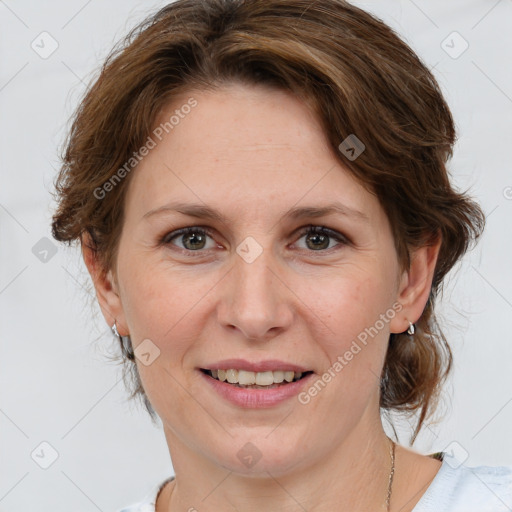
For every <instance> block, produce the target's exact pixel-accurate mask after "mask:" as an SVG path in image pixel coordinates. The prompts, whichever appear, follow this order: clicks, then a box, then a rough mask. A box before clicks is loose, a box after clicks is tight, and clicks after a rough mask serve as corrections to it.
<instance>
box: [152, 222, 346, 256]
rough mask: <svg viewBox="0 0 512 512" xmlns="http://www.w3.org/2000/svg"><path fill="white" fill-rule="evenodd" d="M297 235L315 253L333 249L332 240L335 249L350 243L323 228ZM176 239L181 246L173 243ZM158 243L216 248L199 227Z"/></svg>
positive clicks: (196, 249)
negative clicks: (334, 242)
mask: <svg viewBox="0 0 512 512" xmlns="http://www.w3.org/2000/svg"><path fill="white" fill-rule="evenodd" d="M299 235H300V236H299V239H301V238H304V237H306V238H305V240H306V249H310V251H315V252H321V251H325V250H330V249H333V246H332V245H331V241H332V240H335V241H336V242H338V243H337V244H335V245H334V247H336V245H338V246H343V245H347V244H349V243H350V242H349V240H348V239H347V238H346V237H345V236H343V235H342V234H341V233H338V232H337V231H334V230H332V229H329V228H326V227H323V226H313V225H310V226H306V227H305V228H303V229H302V231H301V232H300V233H299ZM208 238H210V239H212V242H211V243H210V246H209V247H208V245H207V243H208ZM176 239H177V241H178V242H179V243H181V245H179V244H178V243H175V242H174V241H175V240H176ZM160 243H161V244H162V245H169V244H171V245H177V246H178V247H179V248H180V249H183V250H184V251H187V252H201V250H203V249H205V250H207V249H213V248H215V247H218V246H217V244H216V243H215V242H214V241H213V238H212V233H211V231H210V230H209V229H207V228H203V227H201V226H191V227H186V228H181V229H177V230H176V231H172V232H171V233H167V234H166V235H164V236H163V237H162V239H161V241H160Z"/></svg>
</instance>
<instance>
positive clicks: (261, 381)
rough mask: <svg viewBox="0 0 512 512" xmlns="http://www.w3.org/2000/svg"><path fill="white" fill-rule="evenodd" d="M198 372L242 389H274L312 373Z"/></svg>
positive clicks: (232, 370)
mask: <svg viewBox="0 0 512 512" xmlns="http://www.w3.org/2000/svg"><path fill="white" fill-rule="evenodd" d="M200 370H201V371H202V372H203V373H204V374H205V375H207V376H208V377H210V378H212V379H214V380H217V381H219V382H224V383H226V384H231V386H233V387H238V388H244V389H274V388H278V387H283V386H286V385H287V384H291V383H292V382H298V381H299V380H302V379H304V378H306V377H307V376H308V375H310V374H312V373H313V372H312V371H306V372H294V371H284V370H277V371H265V372H252V371H247V370H237V369H233V368H228V369H225V370H221V369H219V370H210V369H207V368H201V369H200Z"/></svg>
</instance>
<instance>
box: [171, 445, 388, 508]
mask: <svg viewBox="0 0 512 512" xmlns="http://www.w3.org/2000/svg"><path fill="white" fill-rule="evenodd" d="M388 439H389V438H388ZM389 440H390V441H391V447H390V449H389V454H390V456H391V472H390V473H389V482H388V495H387V498H386V512H389V502H390V500H391V490H392V487H393V476H394V475H395V442H394V441H393V440H392V439H389ZM175 487H176V480H175V481H174V485H173V486H172V490H171V494H169V501H168V502H167V510H168V512H169V507H170V505H171V497H172V493H173V492H174V488H175Z"/></svg>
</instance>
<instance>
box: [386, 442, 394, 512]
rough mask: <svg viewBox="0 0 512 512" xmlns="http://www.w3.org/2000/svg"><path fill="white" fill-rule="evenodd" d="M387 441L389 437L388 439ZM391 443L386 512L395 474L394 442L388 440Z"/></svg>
mask: <svg viewBox="0 0 512 512" xmlns="http://www.w3.org/2000/svg"><path fill="white" fill-rule="evenodd" d="M388 439H389V437H388ZM389 440H390V441H391V448H390V450H389V451H390V454H391V472H390V473H389V483H388V496H387V498H386V511H387V512H389V501H390V500H391V487H392V485H393V476H394V474H395V442H394V441H393V440H392V439H389Z"/></svg>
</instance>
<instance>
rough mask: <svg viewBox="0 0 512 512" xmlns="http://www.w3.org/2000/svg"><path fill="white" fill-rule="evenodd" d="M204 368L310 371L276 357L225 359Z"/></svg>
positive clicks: (253, 370)
mask: <svg viewBox="0 0 512 512" xmlns="http://www.w3.org/2000/svg"><path fill="white" fill-rule="evenodd" d="M203 368H204V369H205V370H230V369H233V370H245V371H248V372H269V371H279V370H281V371H285V372H286V371H291V372H297V373H299V372H300V373H305V372H307V371H311V370H310V369H308V368H305V367H303V366H300V365H297V364H293V363H288V362H286V361H279V360H277V359H267V360H266V361H258V362H251V361H247V360H246V359H225V360H223V361H217V362H216V363H212V364H209V365H208V366H204V367H203Z"/></svg>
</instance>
